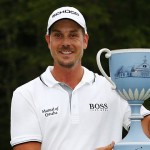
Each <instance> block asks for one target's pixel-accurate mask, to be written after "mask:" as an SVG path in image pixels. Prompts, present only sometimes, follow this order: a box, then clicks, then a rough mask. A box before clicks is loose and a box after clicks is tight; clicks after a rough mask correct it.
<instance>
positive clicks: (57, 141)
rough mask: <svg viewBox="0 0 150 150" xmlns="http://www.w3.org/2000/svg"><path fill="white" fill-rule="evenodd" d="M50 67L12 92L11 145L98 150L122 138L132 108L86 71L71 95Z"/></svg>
mask: <svg viewBox="0 0 150 150" xmlns="http://www.w3.org/2000/svg"><path fill="white" fill-rule="evenodd" d="M51 69H52V67H50V66H49V67H48V68H47V70H46V71H45V72H44V73H43V74H42V75H41V80H40V78H39V77H38V78H36V79H34V80H32V81H30V82H28V83H26V84H25V85H23V86H21V87H19V88H17V89H16V90H15V91H14V94H13V98H12V107H11V145H12V146H14V145H16V144H19V143H24V142H28V141H38V142H41V143H42V148H41V150H94V149H95V148H97V147H100V146H105V145H108V144H110V143H111V142H112V140H114V141H115V142H118V141H120V140H121V138H122V126H124V127H125V128H126V129H127V128H128V126H129V124H130V120H129V119H128V117H129V115H130V107H129V106H128V103H127V102H126V101H125V100H123V99H122V98H121V97H120V96H118V94H117V93H116V91H115V90H112V88H111V85H110V83H109V82H108V81H107V80H106V79H105V78H104V77H102V76H99V75H98V74H96V75H95V74H94V73H93V72H91V71H89V70H88V69H86V68H84V75H83V78H82V80H81V81H80V83H79V84H78V85H77V86H76V87H75V89H73V91H72V93H71V96H69V95H68V92H67V91H66V90H64V88H62V86H61V85H60V84H61V83H59V82H58V81H56V80H55V79H54V78H53V76H52V75H51V73H50V70H51Z"/></svg>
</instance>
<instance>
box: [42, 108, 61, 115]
mask: <svg viewBox="0 0 150 150" xmlns="http://www.w3.org/2000/svg"><path fill="white" fill-rule="evenodd" d="M58 110H59V107H53V108H49V109H43V110H42V114H44V116H45V117H48V116H53V115H57V114H58Z"/></svg>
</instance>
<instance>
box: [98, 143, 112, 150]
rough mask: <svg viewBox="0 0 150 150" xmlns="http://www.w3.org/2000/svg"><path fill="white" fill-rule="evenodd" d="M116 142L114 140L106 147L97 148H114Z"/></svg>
mask: <svg viewBox="0 0 150 150" xmlns="http://www.w3.org/2000/svg"><path fill="white" fill-rule="evenodd" d="M114 145H115V142H114V141H112V142H111V144H109V145H107V146H105V147H99V148H97V149H96V150H112V149H113V148H114Z"/></svg>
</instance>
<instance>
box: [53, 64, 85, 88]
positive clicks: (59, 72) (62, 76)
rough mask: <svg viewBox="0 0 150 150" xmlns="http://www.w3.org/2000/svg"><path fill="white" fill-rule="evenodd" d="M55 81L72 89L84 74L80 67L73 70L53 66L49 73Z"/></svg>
mask: <svg viewBox="0 0 150 150" xmlns="http://www.w3.org/2000/svg"><path fill="white" fill-rule="evenodd" d="M51 73H52V75H53V77H54V78H55V80H57V81H59V82H63V83H65V84H67V85H68V86H69V87H70V88H72V89H74V88H75V87H76V86H77V85H78V83H79V82H80V81H81V79H82V77H83V73H84V69H83V67H82V66H77V67H74V68H61V67H56V66H54V68H53V70H52V71H51Z"/></svg>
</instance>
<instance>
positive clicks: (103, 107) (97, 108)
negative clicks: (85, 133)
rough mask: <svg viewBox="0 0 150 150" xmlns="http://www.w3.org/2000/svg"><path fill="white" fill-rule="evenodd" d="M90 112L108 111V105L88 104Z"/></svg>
mask: <svg viewBox="0 0 150 150" xmlns="http://www.w3.org/2000/svg"><path fill="white" fill-rule="evenodd" d="M89 106H90V110H91V111H108V105H107V103H100V104H99V103H95V104H92V103H91V104H89Z"/></svg>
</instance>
